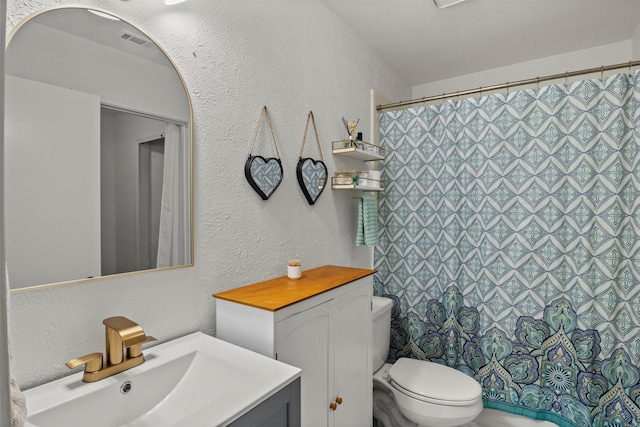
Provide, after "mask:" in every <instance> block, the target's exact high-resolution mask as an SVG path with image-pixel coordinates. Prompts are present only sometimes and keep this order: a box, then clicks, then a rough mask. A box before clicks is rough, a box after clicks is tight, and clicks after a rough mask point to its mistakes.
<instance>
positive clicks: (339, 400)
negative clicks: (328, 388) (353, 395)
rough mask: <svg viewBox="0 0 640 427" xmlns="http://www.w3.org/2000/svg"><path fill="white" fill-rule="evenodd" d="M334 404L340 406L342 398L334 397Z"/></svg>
mask: <svg viewBox="0 0 640 427" xmlns="http://www.w3.org/2000/svg"><path fill="white" fill-rule="evenodd" d="M336 403H337V404H338V405H342V398H341V397H336Z"/></svg>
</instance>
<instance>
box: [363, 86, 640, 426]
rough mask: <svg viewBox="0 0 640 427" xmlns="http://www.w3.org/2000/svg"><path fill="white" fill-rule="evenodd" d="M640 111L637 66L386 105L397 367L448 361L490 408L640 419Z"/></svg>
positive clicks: (386, 252) (386, 207) (388, 280)
mask: <svg viewBox="0 0 640 427" xmlns="http://www.w3.org/2000/svg"><path fill="white" fill-rule="evenodd" d="M639 121H640V77H639V74H638V73H635V74H632V75H627V74H618V75H614V76H611V77H608V78H605V79H596V80H585V81H580V82H576V83H571V84H563V85H562V84H561V85H552V86H548V87H543V88H539V89H530V90H520V91H515V92H511V93H506V94H493V95H488V96H483V97H480V98H473V99H463V100H451V101H446V102H444V103H441V104H438V105H430V106H422V107H418V108H411V109H408V110H404V111H392V112H386V113H383V114H381V116H380V132H381V138H382V139H381V144H382V146H383V147H384V149H385V151H386V160H385V162H384V163H383V165H382V171H383V181H384V182H385V186H386V191H385V192H384V194H382V195H381V199H380V208H379V209H380V212H379V225H380V234H379V238H380V243H379V245H378V246H377V247H376V249H375V252H374V263H375V268H376V269H377V271H378V272H377V274H376V276H375V293H376V294H378V295H385V296H388V297H390V298H392V299H393V300H394V309H393V320H392V336H391V349H390V353H389V359H390V361H394V360H396V359H397V358H399V357H412V358H417V359H426V360H431V361H433V362H436V363H441V364H445V365H448V366H451V367H455V368H457V369H459V370H461V371H463V372H465V373H467V374H468V375H470V376H473V377H474V378H475V379H476V380H477V381H479V382H480V385H481V386H482V389H483V399H484V405H485V407H487V408H493V409H499V410H503V411H507V412H511V413H515V414H519V415H524V416H528V417H531V418H535V419H540V420H548V421H552V422H555V423H556V424H558V425H559V426H561V427H564V426H572V427H573V426H580V427H582V426H598V427H604V426H606V427H613V426H616V427H622V426H639V425H640V408H639V407H640V238H639V237H640V145H639V141H640V134H639V133H638V123H639Z"/></svg>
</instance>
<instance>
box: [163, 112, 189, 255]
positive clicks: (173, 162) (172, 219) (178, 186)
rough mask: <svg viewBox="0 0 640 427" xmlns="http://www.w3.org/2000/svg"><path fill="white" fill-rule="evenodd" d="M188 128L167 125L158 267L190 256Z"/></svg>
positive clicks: (171, 124)
mask: <svg viewBox="0 0 640 427" xmlns="http://www.w3.org/2000/svg"><path fill="white" fill-rule="evenodd" d="M184 127H185V126H184V125H177V124H175V123H169V122H167V123H166V126H165V136H164V167H163V177H162V201H161V207H160V227H159V233H158V256H157V259H156V267H157V268H162V267H171V266H176V265H183V264H187V263H188V262H189V261H188V260H189V257H190V250H189V247H190V233H189V220H188V218H189V211H188V208H186V207H187V206H188V205H189V199H188V197H189V196H188V195H189V181H188V177H187V172H186V169H187V168H188V166H187V160H186V159H187V152H186V147H185V145H186V144H185V143H184V141H185V136H184V132H185V130H184Z"/></svg>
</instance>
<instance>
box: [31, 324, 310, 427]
mask: <svg viewBox="0 0 640 427" xmlns="http://www.w3.org/2000/svg"><path fill="white" fill-rule="evenodd" d="M144 355H145V359H146V361H145V362H144V363H143V364H142V365H140V366H137V367H135V368H132V369H130V370H128V371H125V372H122V373H120V374H117V375H114V376H112V377H109V378H105V379H103V380H101V381H97V382H94V383H83V382H82V372H80V373H77V374H73V375H70V376H68V377H65V378H62V379H59V380H56V381H53V382H51V383H48V384H44V385H42V386H39V387H35V388H32V389H30V390H27V391H25V393H24V394H25V397H26V399H27V411H28V414H29V416H28V418H27V424H26V425H27V426H29V427H62V426H64V427H74V426H77V427H87V426H91V427H118V426H126V427H165V426H184V427H186V426H188V427H200V426H202V427H205V426H223V425H226V424H229V423H230V422H232V421H234V420H235V419H237V418H239V417H240V416H242V415H243V414H245V413H246V412H248V411H249V410H251V409H252V408H253V407H255V406H256V405H258V404H259V403H261V402H262V401H264V400H265V399H267V398H268V397H270V396H271V395H273V394H274V393H276V392H277V391H278V390H280V389H281V388H282V387H284V386H286V385H288V384H289V383H291V382H293V381H294V380H295V379H296V378H297V377H299V376H300V369H298V368H294V367H292V366H289V365H286V364H284V363H281V362H278V361H276V360H273V359H270V358H268V357H265V356H262V355H260V354H257V353H253V352H251V351H249V350H246V349H244V348H241V347H237V346H235V345H233V344H229V343H227V342H225V341H222V340H219V339H216V338H213V337H210V336H208V335H205V334H203V333H201V332H196V333H193V334H190V335H187V336H184V337H182V338H178V339H175V340H173V341H169V342H166V343H163V344H160V345H157V346H155V347H153V348H150V349H147V350H145V351H144ZM126 382H129V384H128V385H125V383H126ZM123 387H124V388H130V390H129V391H128V392H126V393H123V392H122V391H121V389H122V388H123Z"/></svg>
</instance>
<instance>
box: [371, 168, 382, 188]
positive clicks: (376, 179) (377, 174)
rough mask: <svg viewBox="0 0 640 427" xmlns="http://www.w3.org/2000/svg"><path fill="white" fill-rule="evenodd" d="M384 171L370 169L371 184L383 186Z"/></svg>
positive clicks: (378, 186)
mask: <svg viewBox="0 0 640 427" xmlns="http://www.w3.org/2000/svg"><path fill="white" fill-rule="evenodd" d="M381 177H382V172H381V171H376V170H370V171H369V186H370V187H376V188H381V187H382V179H381Z"/></svg>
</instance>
